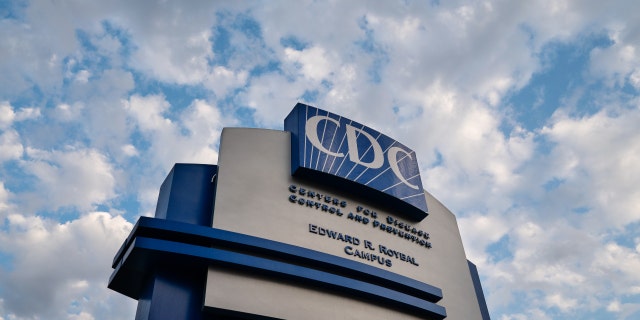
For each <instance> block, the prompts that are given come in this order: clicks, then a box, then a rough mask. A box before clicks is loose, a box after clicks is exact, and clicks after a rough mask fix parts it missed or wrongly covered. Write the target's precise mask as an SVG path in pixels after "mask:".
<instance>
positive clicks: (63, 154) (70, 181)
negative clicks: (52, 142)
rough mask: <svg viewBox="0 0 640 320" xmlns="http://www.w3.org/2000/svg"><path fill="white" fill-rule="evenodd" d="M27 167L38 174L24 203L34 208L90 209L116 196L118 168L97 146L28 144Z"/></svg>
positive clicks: (34, 173)
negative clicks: (49, 148)
mask: <svg viewBox="0 0 640 320" xmlns="http://www.w3.org/2000/svg"><path fill="white" fill-rule="evenodd" d="M26 154H27V156H26V159H25V161H23V162H22V166H23V167H24V170H25V171H26V172H27V173H28V174H31V175H33V176H35V177H36V178H37V181H36V183H35V186H33V188H34V191H33V192H31V193H28V194H25V196H24V198H23V199H21V201H23V202H24V203H23V205H24V206H25V207H26V208H30V209H31V210H42V209H46V210H52V211H55V210H57V209H60V208H63V207H72V208H77V209H84V210H86V209H90V208H92V207H93V206H95V205H96V204H99V203H103V202H106V201H109V200H110V199H112V198H113V197H115V196H116V191H115V187H116V179H115V176H114V175H115V172H114V171H115V169H114V168H113V165H112V164H111V163H110V161H109V159H108V158H107V157H106V156H105V155H103V154H101V153H100V152H99V151H97V150H93V149H78V148H74V147H71V146H69V147H67V148H66V149H65V150H54V151H45V150H39V149H33V148H27V150H26Z"/></svg>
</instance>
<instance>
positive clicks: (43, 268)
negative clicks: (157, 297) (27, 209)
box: [0, 212, 134, 319]
mask: <svg viewBox="0 0 640 320" xmlns="http://www.w3.org/2000/svg"><path fill="white" fill-rule="evenodd" d="M7 220H8V225H7V231H6V232H3V233H1V234H0V239H1V240H2V241H0V243H1V244H0V250H2V252H3V253H5V254H10V255H11V256H12V260H11V265H10V267H9V269H8V270H7V269H5V270H3V272H2V273H0V274H1V275H0V283H1V284H2V287H3V288H4V290H3V301H2V304H3V306H2V307H3V309H4V310H3V314H4V315H7V316H8V319H14V318H15V319H31V318H47V319H66V318H67V317H68V315H70V316H72V317H75V318H85V319H86V318H92V317H97V318H104V319H106V318H109V319H131V318H132V317H133V309H134V308H133V305H132V303H131V301H129V300H127V298H125V297H120V296H119V295H117V294H115V293H113V292H110V291H108V289H107V288H106V282H107V280H108V277H109V274H110V273H111V270H110V269H111V268H110V266H111V259H112V258H113V255H114V254H115V252H116V251H117V249H118V248H119V246H120V244H121V243H122V241H123V240H124V239H125V238H126V236H127V235H128V234H129V232H130V230H131V228H132V224H131V223H129V222H127V221H126V220H124V219H123V218H122V217H120V216H115V217H113V216H111V215H109V214H108V213H105V212H90V213H87V214H84V215H82V216H81V217H79V218H78V219H75V220H72V221H69V222H66V223H58V222H56V221H52V220H49V219H44V218H41V217H36V216H24V215H21V214H12V215H9V216H8V218H7ZM61 257H64V258H61ZM91 315H93V316H91Z"/></svg>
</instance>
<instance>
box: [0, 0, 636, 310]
mask: <svg viewBox="0 0 640 320" xmlns="http://www.w3.org/2000/svg"><path fill="white" fill-rule="evenodd" d="M638 30H640V2H638V1H633V0H628V1H623V0H613V1H600V0H598V1H596V0H593V1H592V0H584V1H569V0H565V1H563V0H531V1H508V0H496V1H492V0H488V1H455V0H454V1H438V0H432V1H411V0H405V1H243V2H236V1H208V0H207V1H204V0H203V1H169V0H167V1H124V0H114V1H79V0H76V1H73V0H69V1H48V0H42V1H23V0H16V1H14V0H8V1H7V0H5V1H0V320H9V319H12V320H13V319H133V318H134V315H135V307H136V301H135V300H133V299H130V298H127V297H125V296H122V295H120V294H118V293H116V292H114V291H111V290H109V289H107V280H108V278H109V275H110V274H111V272H112V269H111V260H112V259H113V256H114V254H115V253H116V251H117V249H118V248H119V246H120V245H121V244H122V242H123V240H124V239H125V238H126V236H127V235H128V234H129V232H130V231H131V229H132V226H133V224H134V223H135V222H136V221H137V219H138V217H140V216H152V215H153V212H154V210H155V204H156V201H157V196H158V190H159V187H160V184H161V183H162V181H163V180H164V177H165V176H166V175H167V173H168V172H169V170H170V169H171V167H172V166H173V164H174V163H177V162H186V163H206V164H216V163H217V157H218V146H219V141H220V140H219V139H220V132H221V130H222V128H223V127H259V128H271V129H278V130H282V129H283V121H284V118H285V116H286V115H287V114H288V112H289V111H290V110H291V109H292V108H293V106H294V105H295V104H296V103H297V102H304V103H307V104H310V105H312V106H315V107H318V108H321V109H325V110H327V111H330V112H333V113H337V114H340V115H342V116H344V117H347V118H350V119H354V120H356V121H358V122H360V123H364V124H367V125H368V126H369V127H372V128H375V129H376V130H378V131H380V132H383V133H385V134H387V135H389V136H390V137H393V138H394V139H396V140H398V141H400V142H402V143H403V144H404V145H406V146H408V147H409V148H412V149H414V150H415V151H416V153H417V159H418V161H419V165H420V168H421V174H422V182H423V185H424V187H425V189H426V190H427V191H429V192H430V193H431V194H433V195H434V196H435V197H436V198H438V199H439V200H440V201H441V202H442V203H443V204H444V205H445V206H447V207H448V208H449V209H450V210H451V211H452V212H454V213H455V214H456V216H457V221H458V224H459V227H460V232H461V235H462V239H463V243H464V246H465V250H466V254H467V257H468V259H469V260H471V261H472V262H474V263H475V264H476V265H477V267H478V270H479V273H480V277H481V281H482V285H483V288H484V293H485V296H486V299H487V304H488V308H489V312H490V314H491V317H492V319H498V320H524V319H639V318H640V187H639V185H640V31H638Z"/></svg>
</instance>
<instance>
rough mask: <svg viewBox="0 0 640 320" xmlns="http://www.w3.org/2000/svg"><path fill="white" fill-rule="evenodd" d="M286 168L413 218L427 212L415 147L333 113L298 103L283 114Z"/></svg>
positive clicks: (424, 215) (297, 174)
mask: <svg viewBox="0 0 640 320" xmlns="http://www.w3.org/2000/svg"><path fill="white" fill-rule="evenodd" d="M285 130H286V131H289V132H291V136H292V145H291V171H292V174H293V175H294V176H306V177H311V178H314V179H317V180H320V181H325V182H329V183H330V184H332V185H333V186H339V187H342V188H347V189H349V191H351V192H355V193H357V194H359V195H362V196H365V197H367V198H369V199H371V200H374V202H381V203H384V204H386V205H392V206H393V209H395V210H401V211H402V212H401V213H404V214H405V215H407V216H408V217H410V218H412V219H414V220H417V221H419V220H422V219H424V217H426V216H427V203H426V199H425V196H424V189H423V188H422V182H421V180H420V170H419V167H418V162H417V159H416V156H415V152H414V151H413V150H411V149H409V148H407V147H406V146H404V145H403V144H401V143H399V142H398V141H396V140H393V139H391V138H389V137H388V136H386V135H384V134H382V133H380V132H378V131H376V130H373V129H371V128H369V127H366V126H364V125H362V124H360V123H357V122H355V121H352V120H349V119H347V118H344V117H341V116H339V115H336V114H333V113H330V112H327V111H324V110H321V109H318V108H314V107H312V106H308V105H305V104H302V103H298V104H297V105H296V106H295V107H294V109H293V110H292V111H291V113H290V114H289V115H288V116H287V118H286V119H285Z"/></svg>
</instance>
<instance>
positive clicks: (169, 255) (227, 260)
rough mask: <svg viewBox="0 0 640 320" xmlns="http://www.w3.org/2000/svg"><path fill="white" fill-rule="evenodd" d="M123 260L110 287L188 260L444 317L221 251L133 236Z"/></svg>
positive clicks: (372, 290)
mask: <svg viewBox="0 0 640 320" xmlns="http://www.w3.org/2000/svg"><path fill="white" fill-rule="evenodd" d="M185 258H187V259H185ZM123 259H124V262H123V263H121V264H119V265H118V267H117V269H116V271H115V272H114V274H113V275H112V278H111V279H110V281H109V282H110V285H111V284H112V283H116V282H120V283H121V282H122V280H120V279H117V278H118V277H119V276H118V275H119V274H121V273H122V272H120V271H122V269H123V268H124V269H132V270H137V271H143V270H149V269H150V268H152V266H154V265H172V264H175V263H177V261H185V260H190V261H193V262H200V263H206V264H212V265H219V266H222V267H231V268H233V269H234V270H239V269H240V270H244V271H248V272H252V273H254V272H259V273H261V274H264V275H268V276H271V277H274V276H275V277H278V278H282V279H285V280H291V281H295V282H296V283H305V284H310V285H315V286H320V287H323V288H328V289H331V290H337V291H340V292H343V293H347V294H353V295H355V296H357V297H363V298H368V299H371V300H373V301H375V302H378V303H384V304H387V305H390V306H394V307H397V308H401V309H402V310H405V311H410V312H412V313H416V314H419V315H421V316H428V317H432V318H434V319H444V318H445V317H446V310H445V308H444V307H442V306H439V305H437V304H435V303H431V302H428V301H426V300H423V299H420V298H416V297H414V296H410V295H407V294H404V293H401V292H398V291H395V290H392V289H388V288H385V287H382V286H378V285H375V284H371V283H367V282H364V281H360V280H355V279H352V278H349V277H344V276H340V275H336V274H332V273H329V272H325V271H320V270H315V269H311V268H307V267H302V266H297V265H294V264H290V263H286V262H281V261H275V260H271V259H267V258H261V257H256V256H252V255H248V254H244V253H238V252H233V251H228V250H224V249H216V248H207V247H202V246H198V245H191V244H185V243H179V242H173V241H167V240H159V239H151V238H146V237H136V239H135V240H134V241H133V242H132V243H131V244H130V247H129V248H128V250H126V254H125V255H124V256H123Z"/></svg>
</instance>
